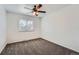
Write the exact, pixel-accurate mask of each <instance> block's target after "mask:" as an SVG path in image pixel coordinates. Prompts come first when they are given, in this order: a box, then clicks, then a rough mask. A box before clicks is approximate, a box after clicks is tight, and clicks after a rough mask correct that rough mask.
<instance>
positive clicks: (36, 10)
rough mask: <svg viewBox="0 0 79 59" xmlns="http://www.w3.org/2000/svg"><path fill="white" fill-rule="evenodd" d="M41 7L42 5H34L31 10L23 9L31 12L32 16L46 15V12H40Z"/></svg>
mask: <svg viewBox="0 0 79 59" xmlns="http://www.w3.org/2000/svg"><path fill="white" fill-rule="evenodd" d="M41 7H42V4H36V5H34V6H33V8H32V9H30V8H27V7H24V8H25V9H29V10H32V13H33V15H35V16H38V15H39V13H46V11H42V10H41Z"/></svg>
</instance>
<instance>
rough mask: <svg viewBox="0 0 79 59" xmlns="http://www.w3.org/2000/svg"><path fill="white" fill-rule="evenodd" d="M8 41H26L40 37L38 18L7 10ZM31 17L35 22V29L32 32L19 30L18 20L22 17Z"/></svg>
mask: <svg viewBox="0 0 79 59" xmlns="http://www.w3.org/2000/svg"><path fill="white" fill-rule="evenodd" d="M7 16H8V17H7V18H8V43H14V42H19V41H26V40H30V39H35V38H39V37H40V19H39V18H35V17H32V16H25V15H21V14H15V13H11V12H8V13H7ZM23 17H24V18H26V19H33V20H34V22H35V30H34V31H33V32H19V30H18V21H19V20H20V19H22V18H23Z"/></svg>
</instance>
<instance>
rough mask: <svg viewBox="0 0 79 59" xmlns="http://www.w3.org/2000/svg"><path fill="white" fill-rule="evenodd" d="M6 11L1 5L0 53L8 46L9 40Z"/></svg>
mask: <svg viewBox="0 0 79 59" xmlns="http://www.w3.org/2000/svg"><path fill="white" fill-rule="evenodd" d="M6 23H7V22H6V11H5V9H4V8H3V6H2V5H0V53H1V51H2V50H3V48H4V47H5V45H6V39H7V26H6V25H7V24H6Z"/></svg>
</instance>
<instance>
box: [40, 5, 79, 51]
mask: <svg viewBox="0 0 79 59" xmlns="http://www.w3.org/2000/svg"><path fill="white" fill-rule="evenodd" d="M41 26H42V30H41V31H42V33H41V34H42V35H41V37H42V38H44V39H47V40H49V41H51V42H54V43H56V44H59V45H62V46H64V47H67V48H70V49H72V50H75V51H77V52H79V5H71V6H68V7H66V8H63V9H62V10H59V11H58V12H55V13H51V14H50V15H49V14H48V15H47V16H46V17H44V18H43V19H42V25H41Z"/></svg>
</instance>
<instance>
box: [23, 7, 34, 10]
mask: <svg viewBox="0 0 79 59" xmlns="http://www.w3.org/2000/svg"><path fill="white" fill-rule="evenodd" d="M24 8H25V9H29V10H33V9H30V8H28V7H24Z"/></svg>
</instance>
